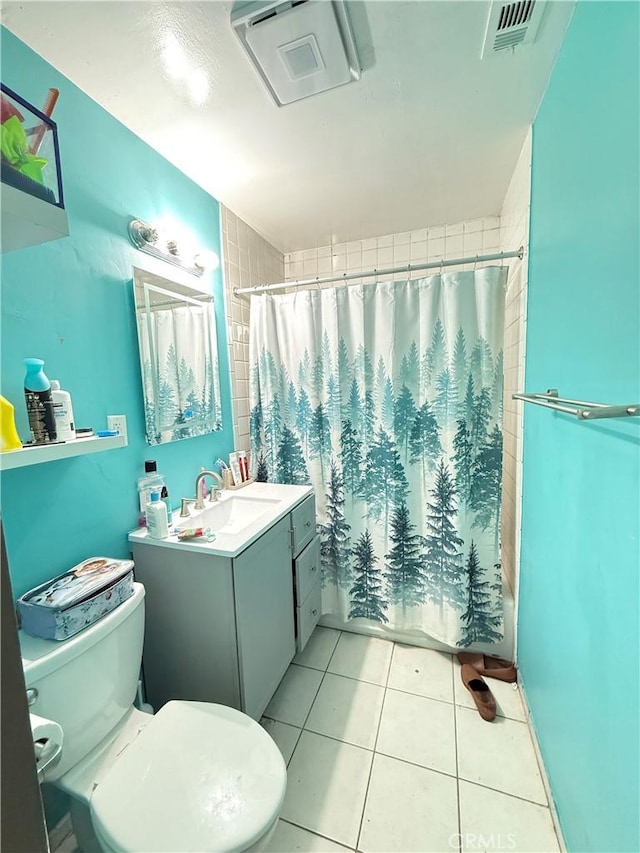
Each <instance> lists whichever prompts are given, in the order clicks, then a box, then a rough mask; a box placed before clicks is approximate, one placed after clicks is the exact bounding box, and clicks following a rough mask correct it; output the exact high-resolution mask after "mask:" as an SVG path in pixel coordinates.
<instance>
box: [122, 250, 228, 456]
mask: <svg viewBox="0 0 640 853" xmlns="http://www.w3.org/2000/svg"><path fill="white" fill-rule="evenodd" d="M133 289H134V300H135V311H136V325H137V328H138V347H139V350H140V369H141V373H142V388H143V393H144V409H145V425H146V434H147V442H148V443H149V444H164V443H165V442H168V441H177V440H178V439H182V438H191V437H192V436H194V435H203V434H204V433H209V432H214V431H215V430H219V429H222V423H221V421H222V412H221V404H220V382H219V375H218V343H217V337H216V318H215V307H214V304H213V296H212V295H211V294H210V293H205V292H203V291H201V290H197V289H196V288H193V287H189V286H187V285H184V284H179V283H178V282H176V281H170V280H169V279H166V278H162V277H161V276H158V275H154V274H153V273H149V272H146V271H145V270H141V269H137V268H135V267H134V270H133Z"/></svg>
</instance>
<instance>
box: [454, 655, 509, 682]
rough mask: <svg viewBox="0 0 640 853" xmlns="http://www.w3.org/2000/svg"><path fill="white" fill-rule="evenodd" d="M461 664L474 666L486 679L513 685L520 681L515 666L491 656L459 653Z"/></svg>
mask: <svg viewBox="0 0 640 853" xmlns="http://www.w3.org/2000/svg"><path fill="white" fill-rule="evenodd" d="M458 660H459V661H460V663H461V664H463V665H464V664H468V665H469V666H472V667H473V668H474V669H475V671H476V672H477V673H479V674H480V675H484V677H485V678H497V679H499V680H500V681H508V682H509V683H511V684H513V682H514V681H517V680H518V672H517V670H516V667H515V664H513V663H511V662H510V661H508V660H502V658H492V657H489V655H480V654H474V653H473V652H458Z"/></svg>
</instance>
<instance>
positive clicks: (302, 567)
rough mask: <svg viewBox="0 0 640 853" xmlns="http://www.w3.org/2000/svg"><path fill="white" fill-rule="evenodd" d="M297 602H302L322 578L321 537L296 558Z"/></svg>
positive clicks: (314, 540) (315, 538)
mask: <svg viewBox="0 0 640 853" xmlns="http://www.w3.org/2000/svg"><path fill="white" fill-rule="evenodd" d="M294 565H295V570H296V604H297V605H298V604H302V602H303V601H304V600H305V598H306V597H307V596H308V595H309V592H310V591H311V589H312V587H314V586H315V585H316V583H317V582H318V580H319V579H320V537H319V536H316V537H314V539H312V541H311V542H310V543H309V544H308V545H307V547H306V548H305V549H304V551H303V552H302V554H299V555H298V557H297V558H296V559H295V560H294Z"/></svg>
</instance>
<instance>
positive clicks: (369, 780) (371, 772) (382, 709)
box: [355, 640, 396, 850]
mask: <svg viewBox="0 0 640 853" xmlns="http://www.w3.org/2000/svg"><path fill="white" fill-rule="evenodd" d="M389 642H391V643H392V648H391V657H390V658H389V666H388V668H387V677H386V679H385V683H384V693H383V695H382V707H381V708H380V716H379V717H378V726H377V728H376V737H375V740H374V742H373V757H372V758H371V767H370V768H369V778H368V779H367V787H366V788H365V792H364V802H363V803H362V814H361V815H360V828H359V829H358V835H357V836H356V843H355V848H356V850H357V849H359V847H360V836H361V835H362V827H363V825H364V813H365V811H366V810H367V800H368V799H369V786H370V784H371V777H372V775H373V765H374V762H375V760H376V750H377V747H378V736H379V735H380V726H381V725H382V715H383V714H384V704H385V701H386V699H387V689H388V687H387V685H388V684H389V676H390V675H391V667H392V666H393V657H394V655H395V653H396V644H395V643H394V642H393V641H392V640H390V641H389Z"/></svg>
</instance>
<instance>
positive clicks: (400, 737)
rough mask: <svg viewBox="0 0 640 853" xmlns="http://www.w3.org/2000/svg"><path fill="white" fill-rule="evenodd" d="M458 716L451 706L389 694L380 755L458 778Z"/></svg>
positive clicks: (408, 695)
mask: <svg viewBox="0 0 640 853" xmlns="http://www.w3.org/2000/svg"><path fill="white" fill-rule="evenodd" d="M454 713H455V712H454V707H453V705H450V704H448V703H447V702H438V701H437V700H436V699H427V698H426V697H425V696H414V695H412V694H411V693H400V692H399V691H398V690H387V692H386V694H385V699H384V708H383V710H382V720H381V721H380V731H379V733H378V743H377V746H376V751H377V752H382V753H384V754H385V755H390V756H393V757H394V758H400V759H403V760H404V761H412V762H413V763H414V764H422V766H423V767H429V768H430V769H431V770H440V771H442V772H443V773H450V774H452V775H453V776H455V775H456V739H455V723H454Z"/></svg>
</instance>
